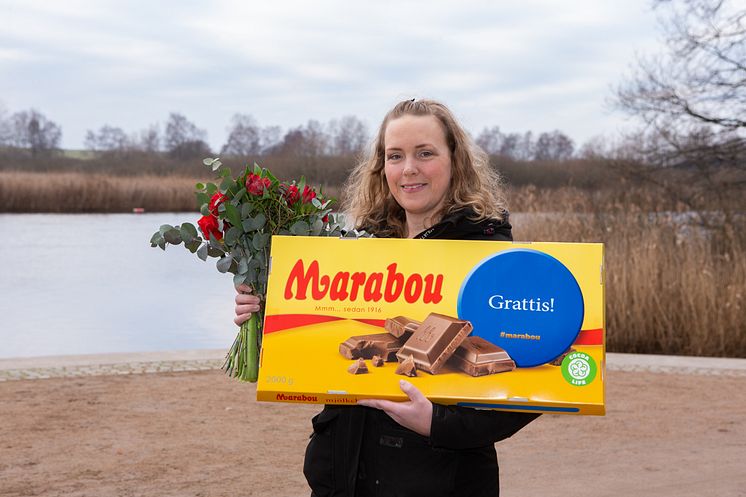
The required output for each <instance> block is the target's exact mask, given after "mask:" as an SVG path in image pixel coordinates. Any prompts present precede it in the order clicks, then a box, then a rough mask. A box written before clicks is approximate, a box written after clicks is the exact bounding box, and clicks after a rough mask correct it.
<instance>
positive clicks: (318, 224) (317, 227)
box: [311, 219, 324, 236]
mask: <svg viewBox="0 0 746 497" xmlns="http://www.w3.org/2000/svg"><path fill="white" fill-rule="evenodd" d="M323 228H324V223H323V221H321V219H317V220H316V221H314V222H313V226H311V234H312V235H313V236H319V235H320V234H321V230H322V229H323Z"/></svg>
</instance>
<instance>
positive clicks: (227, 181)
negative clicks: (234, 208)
mask: <svg viewBox="0 0 746 497" xmlns="http://www.w3.org/2000/svg"><path fill="white" fill-rule="evenodd" d="M234 184H235V181H233V178H231V177H230V176H226V177H225V178H223V181H221V182H220V193H225V192H227V191H228V190H230V188H231V186H233V185H234Z"/></svg>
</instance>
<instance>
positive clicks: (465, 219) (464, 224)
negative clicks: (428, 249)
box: [415, 208, 513, 241]
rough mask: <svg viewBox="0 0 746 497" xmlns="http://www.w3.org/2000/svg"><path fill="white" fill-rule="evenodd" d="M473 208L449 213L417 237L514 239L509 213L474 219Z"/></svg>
mask: <svg viewBox="0 0 746 497" xmlns="http://www.w3.org/2000/svg"><path fill="white" fill-rule="evenodd" d="M474 217H476V215H475V213H474V211H473V210H471V209H469V208H467V209H462V210H459V211H456V212H453V213H451V214H449V215H447V216H446V217H445V218H443V220H442V221H441V222H439V223H437V224H435V225H433V226H431V227H430V228H428V229H426V230H425V231H423V232H422V233H419V234H418V235H417V236H415V238H420V239H423V238H435V239H448V240H502V241H512V240H513V235H512V232H511V231H512V226H511V225H510V222H509V221H508V213H507V212H505V216H504V218H503V219H502V220H499V219H482V220H480V221H474V220H473V218H474Z"/></svg>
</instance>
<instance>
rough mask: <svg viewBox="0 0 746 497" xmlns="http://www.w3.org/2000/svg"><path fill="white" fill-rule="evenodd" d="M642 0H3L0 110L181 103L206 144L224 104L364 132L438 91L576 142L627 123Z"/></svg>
mask: <svg viewBox="0 0 746 497" xmlns="http://www.w3.org/2000/svg"><path fill="white" fill-rule="evenodd" d="M651 5H652V4H651V1H650V0H626V1H624V2H620V1H618V0H564V1H562V2H558V1H555V0H521V1H496V0H484V1H469V0H462V1H458V2H454V1H448V0H446V1H441V0H430V1H427V2H425V1H422V2H402V1H389V0H378V1H349V0H347V1H344V0H315V1H313V2H309V1H285V0H276V1H271V2H268V1H262V2H256V1H251V0H249V1H243V2H238V1H221V0H213V1H210V2H207V1H204V2H203V1H193V0H182V1H174V0H160V1H153V0H132V1H127V2H124V1H111V0H96V1H84V0H66V1H64V2H52V1H48V0H22V1H21V0H18V1H8V0H0V12H1V13H2V18H3V21H2V25H1V27H0V112H2V111H3V109H4V112H5V116H6V117H7V116H8V115H9V114H12V113H13V112H17V111H21V110H28V109H30V108H35V109H37V110H39V111H41V112H42V113H43V114H44V115H45V116H46V117H47V118H49V119H51V120H52V121H54V122H56V123H58V124H59V125H60V126H61V127H62V131H63V137H62V146H63V148H82V147H83V143H84V139H85V134H86V131H87V130H98V129H99V128H100V127H101V126H103V125H105V124H108V125H112V126H118V127H120V128H122V129H124V130H125V131H127V132H136V131H139V130H142V129H145V128H147V127H149V126H150V125H152V124H156V123H160V125H161V128H162V127H163V124H164V123H165V122H166V120H167V118H168V115H169V113H170V112H180V113H182V114H184V115H185V116H186V117H187V118H188V119H189V120H190V121H192V122H194V123H195V124H196V125H197V126H198V127H200V128H202V129H205V130H206V131H207V136H208V142H209V144H210V145H211V146H212V147H213V149H219V148H220V146H221V145H222V144H223V143H224V142H225V139H226V136H227V127H228V124H229V122H230V119H231V117H232V116H233V115H234V114H235V113H242V114H251V115H252V116H253V117H254V118H255V119H256V120H257V121H258V123H259V124H260V125H262V126H269V125H279V126H281V127H282V128H283V129H285V130H286V129H288V128H290V127H296V126H299V125H303V124H305V123H306V122H307V121H308V120H309V119H316V120H319V121H321V122H322V123H325V122H328V121H329V120H331V119H335V118H340V117H342V116H345V115H355V116H357V117H358V118H360V119H362V120H363V121H364V122H365V123H366V124H367V125H368V126H369V129H370V130H371V133H372V131H373V130H374V129H375V128H376V127H377V126H378V124H379V123H380V121H381V119H382V118H383V115H384V114H385V113H386V112H387V111H388V110H389V109H390V108H391V107H392V106H393V105H394V104H395V103H396V102H398V101H399V100H402V99H405V98H435V99H438V100H441V101H442V102H444V103H445V104H446V105H448V106H449V107H450V108H451V110H453V112H454V113H455V114H456V115H457V117H458V118H460V119H461V121H462V123H463V124H464V126H465V127H466V128H467V129H468V130H469V131H470V132H472V133H473V134H474V135H477V134H478V133H479V131H481V130H482V129H483V128H484V127H485V126H490V127H491V126H499V127H500V129H501V130H502V131H503V132H524V131H527V130H532V131H534V133H539V132H543V131H552V130H555V129H559V130H561V131H563V132H564V133H566V134H567V135H569V136H570V137H571V138H573V140H574V141H575V142H576V145H578V146H579V145H581V144H582V143H584V142H585V141H586V140H588V139H590V138H592V137H595V136H598V135H604V136H609V137H612V136H615V135H616V134H618V133H619V132H620V130H623V129H626V128H629V127H631V126H632V123H631V122H629V121H628V119H627V118H626V116H624V115H623V114H621V113H620V112H618V111H615V110H614V109H613V108H612V106H611V105H610V104H609V98H610V96H611V94H612V90H613V88H614V86H615V85H616V84H618V82H619V81H620V79H621V78H623V77H624V76H625V75H627V74H629V73H630V68H631V66H632V65H633V62H634V60H635V56H636V54H653V53H655V52H657V51H660V50H661V47H662V36H661V34H660V32H659V30H658V24H657V22H656V15H657V12H656V11H654V10H653V9H652V7H651Z"/></svg>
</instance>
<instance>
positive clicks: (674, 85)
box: [615, 0, 746, 224]
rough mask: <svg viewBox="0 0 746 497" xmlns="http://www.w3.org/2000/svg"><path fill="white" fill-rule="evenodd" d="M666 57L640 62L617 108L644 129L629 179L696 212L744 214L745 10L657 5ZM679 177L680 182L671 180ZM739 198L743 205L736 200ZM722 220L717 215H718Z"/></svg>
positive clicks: (721, 1)
mask: <svg viewBox="0 0 746 497" xmlns="http://www.w3.org/2000/svg"><path fill="white" fill-rule="evenodd" d="M656 6H657V8H658V9H661V11H662V12H663V14H664V17H662V18H661V26H662V28H663V30H664V32H665V34H666V45H665V51H664V53H662V54H660V55H658V56H657V57H653V58H640V59H638V61H637V67H636V70H635V71H634V73H633V74H632V75H631V76H630V77H629V78H628V79H627V80H626V81H624V82H623V83H622V84H621V85H620V86H619V88H618V89H617V91H616V95H615V103H616V104H617V106H618V107H619V108H620V109H621V110H623V111H624V112H626V113H628V114H630V115H632V116H635V117H637V118H639V119H640V120H641V121H642V122H643V124H644V125H645V127H644V130H643V131H642V132H641V133H639V134H637V135H636V136H635V137H632V138H631V139H630V141H629V143H632V144H634V146H635V147H636V148H637V155H638V156H639V157H640V158H642V159H643V162H644V163H645V165H652V166H658V167H657V168H650V167H645V166H644V165H638V166H637V167H634V168H633V167H629V169H628V170H629V172H630V174H634V175H636V176H637V177H638V178H640V179H641V180H643V181H647V182H649V183H651V184H656V185H658V186H660V187H661V188H662V189H663V190H664V191H666V192H668V193H669V194H670V195H671V197H672V198H674V199H675V200H676V201H677V202H680V203H683V204H684V205H686V206H687V207H688V208H689V209H690V210H692V211H694V212H696V213H699V214H700V220H701V222H702V223H704V224H712V222H713V220H712V219H711V218H710V217H708V215H707V214H706V213H707V212H710V211H713V210H720V211H721V212H722V213H724V215H725V218H726V224H727V223H728V222H730V221H731V220H732V216H731V215H732V212H731V209H729V208H728V206H729V205H740V208H743V198H744V187H745V186H746V11H745V10H744V9H743V7H740V8H739V6H737V5H736V2H732V1H727V0H671V1H658V2H657V4H656ZM671 171H677V172H678V173H679V174H678V175H677V179H678V181H672V180H671V178H672V176H671V174H670V173H671ZM739 199H740V200H739ZM721 217H722V216H721Z"/></svg>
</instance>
